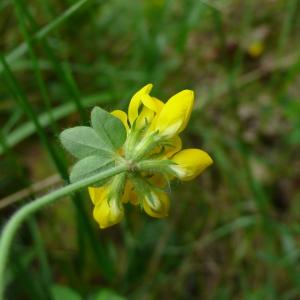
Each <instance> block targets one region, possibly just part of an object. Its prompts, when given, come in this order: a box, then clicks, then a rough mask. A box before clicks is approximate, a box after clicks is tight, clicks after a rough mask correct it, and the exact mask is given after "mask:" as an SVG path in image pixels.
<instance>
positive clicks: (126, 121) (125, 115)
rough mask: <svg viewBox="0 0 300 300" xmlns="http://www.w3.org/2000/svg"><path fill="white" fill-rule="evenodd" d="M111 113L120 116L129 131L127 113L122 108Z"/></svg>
mask: <svg viewBox="0 0 300 300" xmlns="http://www.w3.org/2000/svg"><path fill="white" fill-rule="evenodd" d="M111 114H112V115H113V116H115V117H116V118H118V119H119V120H120V121H121V122H122V123H123V125H124V126H125V128H126V130H127V131H129V126H128V118H127V114H126V113H125V112H124V111H122V110H114V111H112V112H111Z"/></svg>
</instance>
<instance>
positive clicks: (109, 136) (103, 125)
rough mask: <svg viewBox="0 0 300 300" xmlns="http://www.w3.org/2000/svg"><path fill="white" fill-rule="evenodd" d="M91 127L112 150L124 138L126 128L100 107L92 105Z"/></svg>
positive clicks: (118, 146) (119, 145)
mask: <svg viewBox="0 0 300 300" xmlns="http://www.w3.org/2000/svg"><path fill="white" fill-rule="evenodd" d="M91 122H92V127H93V128H94V130H95V131H96V132H97V134H98V136H99V137H100V138H101V140H103V141H105V142H106V143H107V145H109V146H110V147H111V149H112V150H118V149H119V148H120V147H121V146H122V145H123V144H124V142H125V140H126V135H127V133H126V129H125V127H124V125H123V124H122V122H121V121H120V120H119V119H118V118H116V117H115V116H113V115H112V114H110V113H108V112H106V111H105V110H103V109H101V108H100V107H94V108H93V110H92V113H91Z"/></svg>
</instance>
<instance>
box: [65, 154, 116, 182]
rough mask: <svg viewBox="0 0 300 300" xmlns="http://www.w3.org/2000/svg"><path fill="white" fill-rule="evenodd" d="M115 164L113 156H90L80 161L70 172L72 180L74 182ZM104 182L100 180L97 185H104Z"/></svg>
mask: <svg viewBox="0 0 300 300" xmlns="http://www.w3.org/2000/svg"><path fill="white" fill-rule="evenodd" d="M114 165H115V162H114V160H113V159H112V158H108V157H103V156H89V157H85V158H83V159H82V160H80V161H78V162H77V163H76V164H75V165H74V166H73V168H72V170H71V173H70V182H72V183H74V182H76V181H78V180H81V179H83V178H86V177H89V176H91V175H95V174H97V173H99V172H103V171H104V170H107V169H109V168H111V167H113V166H114ZM103 183H104V182H98V183H97V184H96V185H97V186H99V185H102V184H103Z"/></svg>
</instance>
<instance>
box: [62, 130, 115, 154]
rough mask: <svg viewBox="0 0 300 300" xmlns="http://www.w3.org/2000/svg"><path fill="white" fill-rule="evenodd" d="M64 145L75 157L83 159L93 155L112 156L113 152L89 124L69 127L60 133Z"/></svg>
mask: <svg viewBox="0 0 300 300" xmlns="http://www.w3.org/2000/svg"><path fill="white" fill-rule="evenodd" d="M59 137H60V141H61V143H62V144H63V146H64V147H65V148H66V149H67V150H68V151H69V152H70V153H71V154H72V155H74V156H75V157H77V158H79V159H81V158H85V157H87V156H91V155H99V156H101V157H106V158H108V159H109V158H111V157H112V155H113V152H112V151H111V147H110V145H107V143H106V141H105V140H103V139H102V138H101V137H100V136H99V135H97V133H96V132H95V130H94V129H93V128H91V127H87V126H77V127H73V128H68V129H66V130H64V131H63V132H62V133H61V134H60V136H59Z"/></svg>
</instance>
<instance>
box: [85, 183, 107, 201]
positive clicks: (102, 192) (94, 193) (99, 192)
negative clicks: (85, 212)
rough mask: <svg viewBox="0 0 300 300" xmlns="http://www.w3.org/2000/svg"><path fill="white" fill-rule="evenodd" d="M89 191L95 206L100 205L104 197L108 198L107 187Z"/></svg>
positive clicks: (93, 188) (92, 188) (90, 188)
mask: <svg viewBox="0 0 300 300" xmlns="http://www.w3.org/2000/svg"><path fill="white" fill-rule="evenodd" d="M88 191H89V194H90V197H91V200H92V202H93V204H94V205H96V204H98V203H100V202H101V201H102V200H103V198H104V197H106V195H107V191H108V188H107V186H101V187H99V188H95V187H89V188H88Z"/></svg>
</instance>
